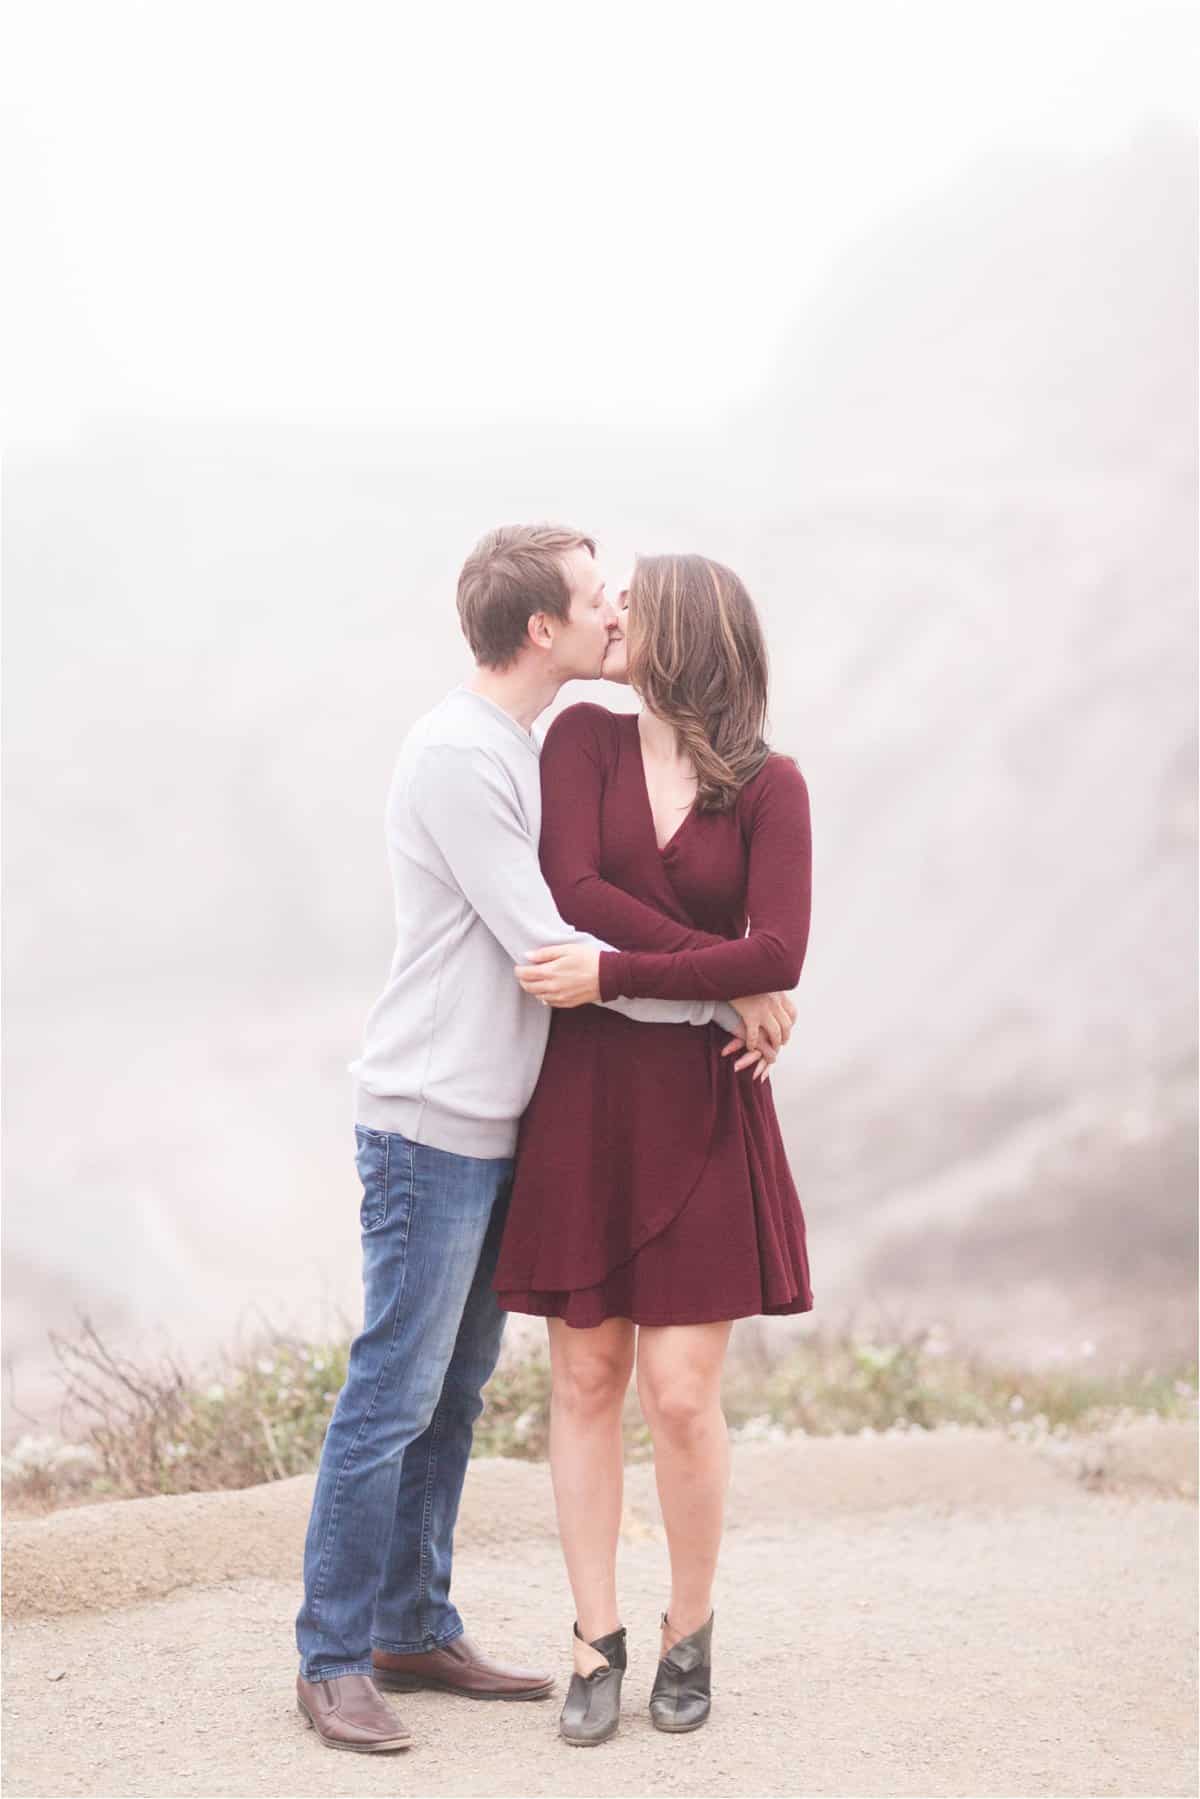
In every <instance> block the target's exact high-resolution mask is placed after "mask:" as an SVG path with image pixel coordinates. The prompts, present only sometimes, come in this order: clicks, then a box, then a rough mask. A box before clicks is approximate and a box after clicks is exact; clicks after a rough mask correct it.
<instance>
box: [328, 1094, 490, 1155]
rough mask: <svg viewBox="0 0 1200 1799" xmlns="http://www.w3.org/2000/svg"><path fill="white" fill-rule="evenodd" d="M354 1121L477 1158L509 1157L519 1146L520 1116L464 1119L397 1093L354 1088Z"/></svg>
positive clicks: (412, 1140) (431, 1146) (426, 1102)
mask: <svg viewBox="0 0 1200 1799" xmlns="http://www.w3.org/2000/svg"><path fill="white" fill-rule="evenodd" d="M354 1122H355V1123H356V1124H362V1125H365V1126H366V1127H367V1129H368V1130H371V1131H394V1132H399V1134H400V1136H402V1137H407V1138H408V1140H409V1142H410V1143H422V1144H425V1145H427V1146H428V1148H430V1149H444V1150H445V1151H446V1152H447V1153H448V1154H449V1155H452V1156H473V1157H474V1158H475V1160H476V1161H481V1162H494V1161H507V1160H509V1159H510V1158H511V1157H512V1155H513V1153H514V1151H515V1150H516V1147H517V1124H518V1122H519V1121H518V1120H517V1119H515V1118H514V1119H512V1120H511V1121H510V1120H508V1119H488V1118H464V1117H463V1115H462V1113H461V1112H447V1111H444V1110H443V1109H442V1107H441V1106H435V1105H434V1104H433V1102H432V1101H431V1100H428V1099H426V1100H416V1099H400V1098H397V1097H396V1096H395V1095H380V1094H378V1093H369V1092H368V1091H367V1089H366V1088H365V1087H363V1086H361V1085H360V1086H357V1087H356V1088H355V1090H354Z"/></svg>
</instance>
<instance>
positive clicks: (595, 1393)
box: [554, 1347, 631, 1417]
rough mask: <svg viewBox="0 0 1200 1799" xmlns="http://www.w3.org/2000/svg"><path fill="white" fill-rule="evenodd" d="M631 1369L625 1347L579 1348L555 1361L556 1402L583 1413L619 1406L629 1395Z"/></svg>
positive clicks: (592, 1413)
mask: <svg viewBox="0 0 1200 1799" xmlns="http://www.w3.org/2000/svg"><path fill="white" fill-rule="evenodd" d="M630 1373H631V1364H630V1358H629V1356H628V1354H627V1353H625V1351H624V1350H623V1348H618V1347H613V1348H609V1349H600V1350H592V1349H588V1350H584V1349H577V1350H575V1351H574V1352H573V1353H571V1354H568V1355H563V1356H559V1357H557V1358H556V1360H555V1363H554V1404H555V1405H558V1406H564V1407H565V1408H566V1409H567V1410H568V1411H570V1412H574V1413H578V1414H579V1415H581V1416H584V1417H586V1416H591V1415H595V1414H596V1413H600V1412H607V1411H611V1410H613V1409H615V1408H616V1407H618V1406H619V1405H620V1404H621V1403H622V1401H623V1400H624V1398H625V1389H626V1388H627V1387H628V1385H629V1376H630Z"/></svg>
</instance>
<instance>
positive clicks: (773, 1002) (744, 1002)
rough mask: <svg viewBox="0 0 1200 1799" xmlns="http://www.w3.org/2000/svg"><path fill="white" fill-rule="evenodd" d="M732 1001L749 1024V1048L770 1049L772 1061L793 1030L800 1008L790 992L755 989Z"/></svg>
mask: <svg viewBox="0 0 1200 1799" xmlns="http://www.w3.org/2000/svg"><path fill="white" fill-rule="evenodd" d="M730 1003H731V1005H732V1006H733V1009H734V1011H735V1012H736V1013H737V1015H738V1017H739V1018H740V1019H741V1021H742V1024H743V1026H744V1028H745V1034H746V1048H747V1049H748V1050H762V1051H763V1052H764V1053H769V1055H770V1059H771V1061H774V1060H775V1057H776V1056H777V1055H778V1054H779V1051H780V1050H781V1049H782V1048H783V1046H784V1044H785V1043H786V1042H787V1040H788V1038H789V1037H790V1036H791V1034H792V1026H793V1025H794V1024H795V1022H796V1008H795V1006H794V1005H793V1004H792V1001H791V999H790V998H789V997H788V995H787V994H786V993H754V994H751V995H750V997H749V998H748V999H735V1000H732V1001H731V1002H730Z"/></svg>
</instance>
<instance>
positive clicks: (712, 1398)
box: [638, 1370, 723, 1440]
mask: <svg viewBox="0 0 1200 1799" xmlns="http://www.w3.org/2000/svg"><path fill="white" fill-rule="evenodd" d="M638 1397H639V1399H640V1400H641V1406H642V1411H643V1413H644V1414H645V1417H646V1422H647V1424H648V1425H649V1426H650V1429H651V1432H652V1433H653V1434H655V1435H660V1436H668V1437H672V1438H682V1439H685V1440H686V1439H689V1438H692V1437H695V1436H698V1435H701V1434H704V1433H707V1432H708V1431H710V1430H711V1429H712V1427H713V1425H714V1424H716V1423H717V1422H718V1421H720V1420H722V1416H723V1415H722V1412H721V1398H720V1387H719V1385H716V1384H714V1383H711V1382H708V1381H703V1380H697V1379H696V1378H695V1376H694V1375H693V1374H691V1373H690V1372H689V1371H687V1370H681V1371H680V1372H679V1373H677V1374H674V1375H661V1374H657V1375H653V1376H650V1377H647V1376H646V1375H645V1374H644V1373H643V1374H642V1375H641V1376H640V1377H639V1380H638Z"/></svg>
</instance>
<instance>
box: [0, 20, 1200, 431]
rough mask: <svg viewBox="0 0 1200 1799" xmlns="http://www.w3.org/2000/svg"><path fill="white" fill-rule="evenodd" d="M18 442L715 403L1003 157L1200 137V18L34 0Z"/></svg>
mask: <svg viewBox="0 0 1200 1799" xmlns="http://www.w3.org/2000/svg"><path fill="white" fill-rule="evenodd" d="M7 13H8V31H7V45H6V55H5V61H6V65H7V77H6V85H7V95H6V103H5V136H6V142H5V144H4V146H3V149H4V157H5V163H6V166H7V168H8V170H9V175H10V207H11V216H10V225H9V230H8V233H7V242H8V250H9V256H8V270H9V273H8V277H7V280H6V284H5V285H6V288H7V290H8V291H7V292H6V295H5V299H6V311H7V314H8V332H7V336H8V356H7V362H8V373H7V380H6V388H7V413H8V426H7V437H8V441H9V444H10V446H19V445H21V444H24V443H35V442H53V441H55V440H62V439H64V438H70V437H71V436H72V435H73V434H74V433H76V432H77V431H79V430H80V429H81V428H83V427H85V426H86V425H87V423H88V422H89V420H92V419H94V418H96V417H105V416H107V417H113V416H130V415H132V416H146V415H150V416H168V417H170V416H177V415H205V416H212V415H217V416H221V415H229V414H238V413H243V414H245V413H256V414H260V415H263V414H265V415H268V416H272V417H275V416H280V415H299V414H305V415H312V414H318V415H321V414H362V413H369V414H376V415H382V416H383V417H384V418H387V419H389V420H392V419H401V418H408V419H413V418H421V417H427V418H434V417H440V416H450V417H453V416H454V415H462V414H463V413H470V412H478V411H484V412H494V411H498V412H516V411H519V412H522V413H525V414H545V415H552V414H553V415H559V416H568V417H572V418H580V419H590V420H593V421H596V422H600V421H604V420H611V421H618V420H629V419H631V418H636V419H637V420H638V421H639V422H640V423H641V424H642V425H644V426H648V427H655V426H659V425H663V424H672V423H674V424H678V423H680V422H681V421H682V422H686V421H687V420H688V419H689V418H693V419H702V418H705V417H710V416H713V415H714V414H719V413H720V412H721V411H722V410H723V409H724V408H725V407H726V406H727V405H729V404H730V403H731V402H733V401H736V400H737V399H738V398H739V397H740V395H741V394H742V393H744V392H745V390H746V389H747V387H748V386H750V385H752V384H755V383H757V382H758V381H759V380H761V378H762V376H763V374H764V372H765V371H766V370H767V369H768V368H769V366H770V362H771V357H772V354H773V350H774V347H775V345H776V343H777V342H778V340H779V338H780V336H781V335H782V334H783V333H784V332H785V331H786V329H787V326H788V324H789V323H790V322H791V320H792V319H793V318H794V317H795V314H796V312H797V310H798V307H799V304H800V303H801V301H802V299H803V296H804V294H805V292H806V291H811V289H812V288H813V286H814V285H815V284H817V283H819V282H820V280H821V278H822V274H823V271H824V270H825V269H826V267H827V266H828V262H829V259H830V257H831V255H832V254H834V253H835V252H836V251H837V249H838V247H839V246H841V245H843V244H845V243H846V242H848V241H850V240H852V239H853V238H855V237H857V236H859V235H861V234H862V232H863V231H864V230H866V229H869V228H870V226H871V223H872V221H873V220H875V219H878V218H880V217H881V216H886V215H888V214H890V213H892V212H894V211H895V210H896V209H897V208H898V207H903V206H904V205H905V204H906V203H907V202H908V201H910V200H911V199H913V198H916V197H918V196H919V195H920V194H921V193H923V192H924V191H926V190H928V188H929V187H930V186H932V185H937V184H939V183H942V182H944V181H946V180H947V179H948V178H950V177H952V176H953V174H954V173H955V171H956V170H957V169H959V168H961V167H962V166H963V165H964V164H966V163H968V162H969V161H970V160H971V158H972V157H973V156H975V155H977V154H978V153H980V152H981V151H984V150H986V149H987V148H989V147H992V146H1003V145H1018V146H1038V145H1052V146H1057V147H1062V148H1068V149H1076V150H1080V151H1086V150H1091V149H1094V148H1096V147H1101V146H1104V145H1106V144H1110V143H1115V142H1120V141H1121V140H1122V139H1123V138H1124V137H1126V136H1127V135H1128V133H1129V132H1130V131H1131V130H1132V129H1134V128H1136V125H1137V124H1138V122H1139V121H1140V120H1141V119H1143V118H1144V117H1146V116H1147V115H1151V116H1153V115H1155V114H1158V115H1160V116H1161V115H1162V114H1164V113H1165V114H1169V115H1174V116H1176V117H1180V116H1185V117H1190V116H1191V114H1192V95H1193V92H1194V89H1195V84H1196V80H1197V73H1198V67H1197V52H1196V29H1195V9H1194V8H1193V7H1192V6H1189V5H1174V6H1171V5H1157V4H1152V3H1144V4H1122V5H1114V4H1106V3H1105V0H1081V3H1080V4H1066V3H1063V0H1057V3H1056V0H1036V3H1035V4H1032V5H1027V4H1021V3H1017V0H1003V3H1002V4H1001V3H992V0H951V3H949V4H942V3H940V0H897V3H896V4H888V3H886V0H873V3H863V0H823V3H822V4H806V3H804V0H793V3H792V4H781V5H761V4H749V3H747V0H742V4H740V5H738V6H736V7H735V6H733V5H731V4H729V3H728V0H722V3H721V4H719V5H709V4H698V3H697V0H687V3H686V4H683V5H677V4H674V3H673V0H658V3H655V0H639V3H637V4H634V5H623V4H615V3H614V0H606V3H605V4H603V5H601V4H598V3H596V4H587V5H583V4H573V3H571V0H555V3H554V4H551V5H540V4H521V3H520V0H504V3H503V4H496V3H494V0H492V3H489V4H486V5H478V6H475V5H461V4H460V5H453V4H439V5H432V4H431V5H419V6H418V5H416V4H404V3H403V0H393V3H391V4H362V3H358V4H356V3H354V0H337V3H336V4H335V3H333V0H329V3H325V4H320V5H312V4H303V3H299V0H286V4H268V3H263V0H234V3H233V4H229V3H227V0H204V3H203V4H201V3H199V0H196V3H190V0H171V3H169V4H164V0H149V3H147V4H135V3H131V0H103V3H101V4H96V3H95V0H83V3H82V4H71V3H69V0H10V4H9V6H8V9H7Z"/></svg>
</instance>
